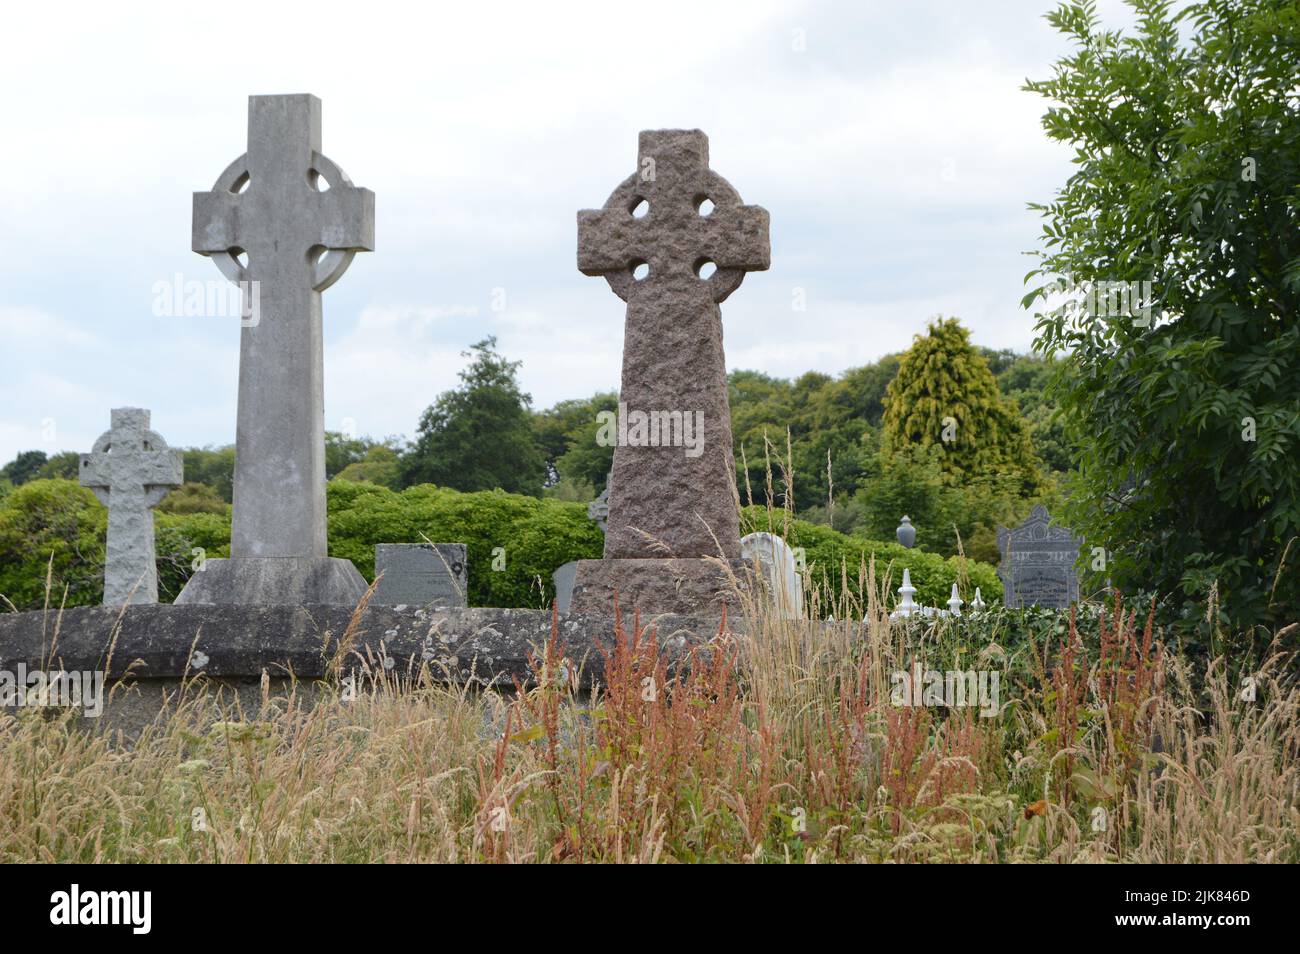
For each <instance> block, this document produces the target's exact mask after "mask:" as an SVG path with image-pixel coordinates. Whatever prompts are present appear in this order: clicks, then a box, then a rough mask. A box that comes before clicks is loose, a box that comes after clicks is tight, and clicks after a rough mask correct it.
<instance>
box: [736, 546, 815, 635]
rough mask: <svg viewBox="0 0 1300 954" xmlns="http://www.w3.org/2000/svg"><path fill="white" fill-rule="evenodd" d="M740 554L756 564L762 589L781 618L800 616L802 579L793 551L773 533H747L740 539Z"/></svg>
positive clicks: (801, 613) (752, 563)
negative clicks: (759, 572)
mask: <svg viewBox="0 0 1300 954" xmlns="http://www.w3.org/2000/svg"><path fill="white" fill-rule="evenodd" d="M740 557H741V559H742V560H744V561H745V562H746V563H747V564H750V565H751V566H752V565H754V564H755V563H757V565H758V567H759V568H760V570H761V574H762V579H763V582H764V588H765V590H766V593H767V594H768V597H769V598H770V599H771V601H772V606H773V608H774V610H775V612H776V615H777V616H778V617H779V618H781V619H801V618H803V580H802V579H800V577H799V565H798V561H797V560H796V559H795V555H794V550H792V549H791V548H790V545H789V544H788V543H786V542H785V540H783V539H782V538H781V537H778V536H777V535H776V534H775V533H751V534H747V535H746V536H744V537H741V538H740Z"/></svg>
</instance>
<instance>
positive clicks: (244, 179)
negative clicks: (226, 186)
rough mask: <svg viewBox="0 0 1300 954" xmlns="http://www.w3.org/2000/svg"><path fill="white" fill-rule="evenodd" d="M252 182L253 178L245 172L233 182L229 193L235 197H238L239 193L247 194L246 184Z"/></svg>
mask: <svg viewBox="0 0 1300 954" xmlns="http://www.w3.org/2000/svg"><path fill="white" fill-rule="evenodd" d="M252 181H253V177H252V176H250V175H249V174H248V173H247V172H245V173H244V174H243V175H242V176H240V177H239V178H238V179H236V180H235V182H234V185H232V186H231V187H230V191H231V192H233V193H234V194H235V195H239V193H241V192H247V191H248V184H249V183H250V182H252Z"/></svg>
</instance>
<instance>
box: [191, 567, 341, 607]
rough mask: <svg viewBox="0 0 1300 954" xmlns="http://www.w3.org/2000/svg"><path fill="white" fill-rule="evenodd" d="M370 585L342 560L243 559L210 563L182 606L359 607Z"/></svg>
mask: <svg viewBox="0 0 1300 954" xmlns="http://www.w3.org/2000/svg"><path fill="white" fill-rule="evenodd" d="M365 593H366V580H365V577H363V576H362V575H361V573H360V571H358V570H357V568H356V567H355V566H353V565H352V561H351V560H341V559H339V558H337V557H241V558H240V559H237V560H224V559H214V560H207V561H205V562H204V564H203V569H202V570H199V571H198V572H196V573H195V574H194V575H193V576H192V577H190V581H189V582H188V583H186V584H185V589H183V590H181V592H180V595H179V596H177V597H176V602H177V603H215V604H220V605H236V606H303V605H305V604H309V603H325V604H332V605H344V606H355V605H356V604H357V603H359V602H360V601H361V597H362V596H364V595H365Z"/></svg>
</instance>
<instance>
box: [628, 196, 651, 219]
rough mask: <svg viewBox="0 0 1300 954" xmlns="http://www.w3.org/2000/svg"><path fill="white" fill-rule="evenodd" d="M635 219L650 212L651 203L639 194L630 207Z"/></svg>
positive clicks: (641, 217) (643, 216) (642, 217)
mask: <svg viewBox="0 0 1300 954" xmlns="http://www.w3.org/2000/svg"><path fill="white" fill-rule="evenodd" d="M628 211H629V212H630V213H632V218H634V219H644V218H645V217H646V216H647V215H649V214H650V203H649V202H648V201H646V200H645V199H643V198H641V197H640V196H637V197H636V198H635V199H633V200H632V206H631V208H629V209H628Z"/></svg>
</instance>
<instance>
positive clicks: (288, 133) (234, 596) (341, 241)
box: [181, 94, 375, 602]
mask: <svg viewBox="0 0 1300 954" xmlns="http://www.w3.org/2000/svg"><path fill="white" fill-rule="evenodd" d="M320 150H321V104H320V100H318V99H317V98H316V97H314V96H310V95H305V94H304V95H293V96H251V97H249V101H248V152H247V153H245V154H244V155H242V156H240V157H239V158H238V159H236V160H235V161H234V162H233V163H231V164H230V166H229V167H227V169H226V171H225V172H223V173H222V174H221V176H220V177H219V178H218V179H217V182H216V185H215V186H214V187H213V189H212V191H210V192H196V193H195V194H194V227H193V249H194V251H196V252H198V253H199V254H201V255H207V256H210V257H211V258H212V259H213V261H214V262H215V263H216V264H217V266H218V267H219V268H220V269H221V271H222V273H223V274H225V275H226V277H227V278H229V279H230V280H231V281H234V282H249V283H253V282H255V283H257V285H256V287H257V289H258V293H259V299H260V308H259V310H258V313H256V314H252V315H249V316H248V320H245V321H244V323H243V325H244V326H243V328H242V330H241V334H240V346H239V410H238V421H237V425H236V432H235V479H234V497H233V504H234V505H233V513H232V521H231V531H230V556H231V563H239V562H240V561H241V560H257V559H286V558H287V559H292V560H297V561H299V564H300V565H299V567H298V568H297V569H291V568H288V567H286V566H285V565H277V566H275V567H266V566H264V567H262V568H260V569H256V573H255V575H256V577H257V585H256V587H255V588H254V589H255V592H254V591H253V590H250V588H249V586H248V585H246V583H237V584H233V585H234V586H235V588H236V589H237V590H238V591H239V592H234V593H231V592H228V590H229V587H228V585H227V584H226V583H225V582H224V580H225V578H226V577H227V575H228V574H230V573H235V574H236V575H237V576H238V575H240V574H244V575H248V574H254V570H255V568H253V567H252V566H251V565H250V566H249V567H244V568H242V569H241V568H238V567H236V568H233V569H232V568H229V567H223V566H220V565H215V566H214V565H213V562H214V561H209V564H208V565H207V567H206V568H205V571H204V573H203V574H202V576H201V577H200V576H199V575H196V576H195V577H194V581H198V580H200V579H202V580H203V581H204V582H203V584H202V586H203V588H204V590H205V592H204V593H202V594H199V593H188V592H187V593H186V594H183V599H182V600H181V601H182V602H227V601H229V602H245V601H249V600H253V601H256V602H266V601H272V602H279V601H281V599H282V600H283V601H284V602H295V601H298V600H300V599H301V600H309V601H310V600H315V601H319V602H336V601H338V602H344V601H347V600H349V599H351V598H352V597H353V596H354V595H356V594H355V592H354V590H355V587H354V584H356V583H359V582H361V583H362V585H363V588H364V584H363V581H361V577H360V575H359V574H357V573H356V569H355V568H354V567H351V565H350V564H348V565H347V567H343V566H341V565H339V566H335V567H333V568H332V569H331V568H329V567H323V566H322V565H321V563H320V561H324V560H326V559H327V548H326V539H325V415H324V400H325V398H324V382H323V378H324V362H323V354H322V342H321V336H322V330H321V291H323V290H324V289H326V288H328V287H329V286H330V285H332V284H333V283H334V282H336V281H338V279H339V278H340V277H341V276H342V274H343V272H344V271H345V270H346V269H347V267H348V265H349V264H351V262H352V258H353V256H354V255H355V254H356V253H357V252H358V251H371V250H373V249H374V245H375V197H374V193H372V192H370V190H368V189H360V188H357V187H355V186H353V185H352V183H351V181H350V180H349V179H348V177H347V176H346V175H344V173H343V171H342V170H341V169H340V168H339V167H338V166H337V165H335V164H334V163H333V162H332V161H330V160H329V159H327V158H325V156H323V155H322V154H321V151H320ZM335 562H336V563H339V564H341V563H344V562H346V561H335ZM213 570H216V571H217V572H216V573H215V574H214V573H212V572H211V571H213ZM335 573H342V574H343V575H344V576H346V577H347V581H346V585H345V586H344V588H343V589H344V592H342V593H336V594H334V595H331V594H330V593H328V592H321V583H322V581H323V580H325V578H327V577H330V576H331V575H332V574H335ZM268 574H269V576H268ZM270 577H274V578H275V579H276V580H277V581H279V582H275V583H272V582H271V580H270ZM219 581H220V582H219ZM268 587H269V589H268ZM277 587H278V588H279V589H281V590H282V591H283V592H282V593H281V594H279V595H277V593H276V592H275V590H276V589H277ZM304 587H306V588H305V589H304ZM218 590H221V591H225V592H224V595H223V592H218Z"/></svg>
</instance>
